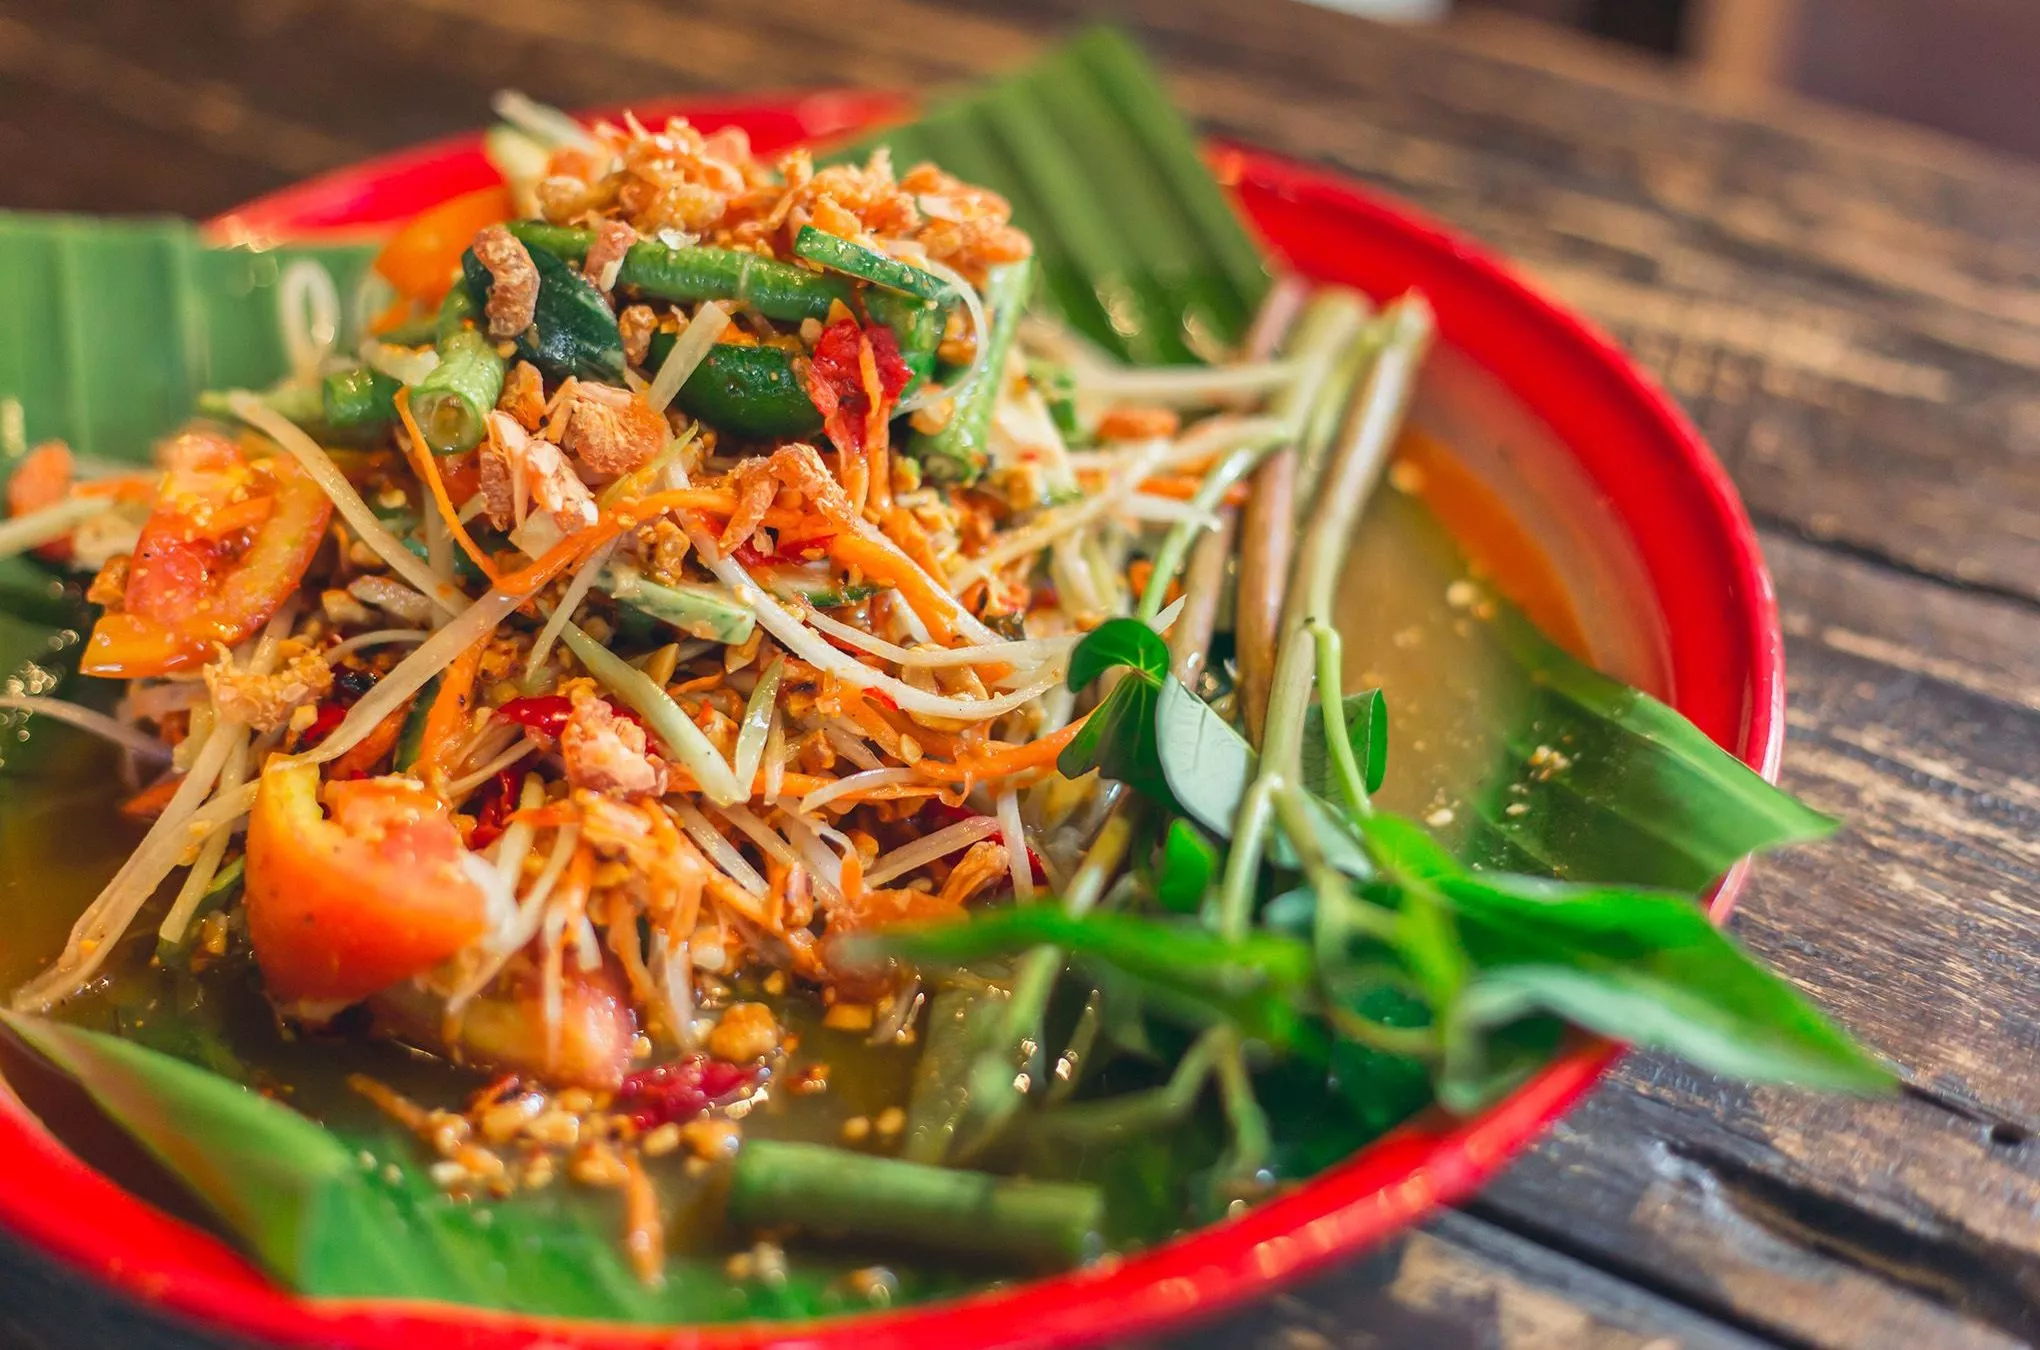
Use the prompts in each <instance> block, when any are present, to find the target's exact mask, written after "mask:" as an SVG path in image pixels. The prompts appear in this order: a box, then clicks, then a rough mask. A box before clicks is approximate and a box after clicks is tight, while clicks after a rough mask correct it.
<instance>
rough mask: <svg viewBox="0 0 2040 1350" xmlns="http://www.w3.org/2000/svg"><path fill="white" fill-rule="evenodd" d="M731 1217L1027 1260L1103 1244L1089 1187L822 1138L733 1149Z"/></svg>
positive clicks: (1098, 1209)
mask: <svg viewBox="0 0 2040 1350" xmlns="http://www.w3.org/2000/svg"><path fill="white" fill-rule="evenodd" d="M730 1218H731V1220H732V1221H733V1222H735V1223H736V1224H738V1225H739V1226H741V1227H744V1228H750V1229H781V1228H795V1229H798V1230H799V1231H801V1232H803V1233H808V1234H812V1235H814V1236H817V1237H825V1238H835V1239H861V1240H869V1239H879V1240H881V1241H885V1242H894V1243H901V1244H905V1245H909V1246H913V1247H918V1248H921V1249H924V1250H933V1251H940V1252H945V1253H953V1254H960V1255H968V1256H981V1257H991V1258H994V1259H999V1260H1005V1261H1011V1262H1015V1263H1019V1264H1022V1265H1026V1266H1031V1267H1056V1266H1065V1265H1070V1264H1073V1263H1076V1262H1080V1261H1083V1260H1086V1259H1088V1258H1090V1257H1092V1256H1095V1255H1097V1254H1098V1253H1099V1252H1100V1251H1101V1250H1102V1246H1103V1239H1102V1236H1101V1231H1102V1228H1103V1225H1104V1221H1105V1198H1104V1196H1103V1194H1102V1193H1101V1192H1100V1191H1099V1190H1098V1189H1097V1188H1096V1187H1094V1186H1088V1185H1083V1184H1080V1183H1076V1182H1063V1181H1028V1180H1023V1179H1013V1178H1005V1177H995V1176H992V1175H991V1174H990V1173H986V1172H966V1171H961V1170H958V1169H955V1168H949V1167H928V1166H924V1165H922V1164H920V1163H911V1162H903V1161H901V1160H899V1159H897V1158H879V1157H873V1156H871V1155H869V1154H863V1153H852V1152H850V1151H848V1150H846V1149H840V1148H830V1147H828V1146H826V1145H822V1144H793V1143H783V1142H780V1141H777V1140H769V1139H756V1140H752V1141H750V1142H748V1143H746V1144H745V1145H744V1147H743V1150H742V1151H741V1152H739V1153H738V1154H737V1163H736V1169H735V1174H734V1175H733V1177H732V1178H731V1181H730Z"/></svg>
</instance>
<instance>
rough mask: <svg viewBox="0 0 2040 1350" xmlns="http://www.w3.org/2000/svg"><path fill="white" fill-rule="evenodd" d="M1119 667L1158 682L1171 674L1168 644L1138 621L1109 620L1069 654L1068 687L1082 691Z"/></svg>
mask: <svg viewBox="0 0 2040 1350" xmlns="http://www.w3.org/2000/svg"><path fill="white" fill-rule="evenodd" d="M1120 666H1125V667H1127V668H1128V669H1130V670H1133V671H1135V672H1137V673H1139V674H1142V675H1145V676H1147V677H1148V679H1149V681H1150V682H1151V683H1155V682H1159V681H1160V680H1161V678H1162V677H1163V676H1164V675H1167V674H1168V673H1169V644H1168V643H1166V642H1164V641H1162V635H1161V634H1159V633H1157V632H1156V631H1155V630H1154V629H1152V628H1150V627H1148V626H1147V625H1146V624H1144V623H1142V622H1141V621H1140V620H1139V619H1107V620H1106V621H1105V622H1104V623H1101V624H1099V625H1098V626H1097V627H1096V628H1094V629H1092V630H1091V631H1090V632H1089V633H1088V634H1086V635H1085V637H1084V640H1083V641H1082V642H1079V643H1078V644H1077V646H1076V650H1075V651H1073V652H1071V653H1070V670H1069V676H1068V683H1069V687H1070V688H1071V689H1082V688H1083V687H1084V686H1085V685H1087V684H1089V683H1090V682H1091V681H1093V680H1095V679H1097V678H1098V677H1099V676H1100V675H1103V674H1104V673H1105V672H1106V671H1108V670H1114V669H1117V668H1118V667H1120Z"/></svg>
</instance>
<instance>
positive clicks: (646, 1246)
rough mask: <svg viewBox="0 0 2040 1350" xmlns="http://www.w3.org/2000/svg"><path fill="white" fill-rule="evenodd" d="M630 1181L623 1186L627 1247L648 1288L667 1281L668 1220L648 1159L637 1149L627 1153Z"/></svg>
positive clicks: (626, 1172)
mask: <svg viewBox="0 0 2040 1350" xmlns="http://www.w3.org/2000/svg"><path fill="white" fill-rule="evenodd" d="M623 1166H624V1170H625V1174H626V1178H627V1179H626V1181H625V1183H624V1187H623V1215H624V1234H623V1249H624V1251H625V1252H626V1253H628V1254H629V1256H630V1268H631V1269H632V1270H633V1271H634V1272H636V1274H637V1277H638V1280H639V1282H641V1283H642V1284H643V1285H644V1286H645V1287H646V1288H648V1289H658V1288H662V1287H664V1285H665V1283H666V1222H665V1220H664V1219H662V1218H661V1217H660V1216H659V1194H658V1192H657V1191H655V1190H653V1189H652V1179H651V1178H650V1177H649V1176H647V1175H646V1174H645V1164H644V1161H643V1160H642V1159H641V1158H639V1157H638V1152H637V1150H636V1149H634V1148H631V1149H626V1150H624V1154H623Z"/></svg>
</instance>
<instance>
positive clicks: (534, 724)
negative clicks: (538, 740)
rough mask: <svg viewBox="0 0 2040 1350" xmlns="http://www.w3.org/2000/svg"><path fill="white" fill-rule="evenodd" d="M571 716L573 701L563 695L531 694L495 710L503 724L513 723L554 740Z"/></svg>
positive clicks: (572, 713) (563, 729)
mask: <svg viewBox="0 0 2040 1350" xmlns="http://www.w3.org/2000/svg"><path fill="white" fill-rule="evenodd" d="M573 715H574V701H573V700H572V699H570V698H568V697H567V696H566V695H565V694H532V695H530V696H528V697H525V698H513V699H511V700H510V701H509V702H508V703H505V704H504V705H503V706H502V707H500V708H498V709H496V716H498V717H500V718H502V719H503V720H504V721H505V722H514V723H516V724H517V725H518V726H520V727H524V728H526V729H527V730H530V731H536V732H537V733H539V734H540V735H541V736H551V737H553V738H554V739H555V740H557V739H558V738H559V734H560V733H561V732H562V731H565V730H566V729H567V719H568V718H570V717H572V716H573Z"/></svg>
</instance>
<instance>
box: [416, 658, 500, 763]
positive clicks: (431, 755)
mask: <svg viewBox="0 0 2040 1350" xmlns="http://www.w3.org/2000/svg"><path fill="white" fill-rule="evenodd" d="M490 637H491V635H490V634H483V635H482V636H481V637H480V638H478V639H476V640H475V642H474V644H473V645H472V646H470V647H469V648H468V649H467V650H466V651H464V652H462V653H461V654H460V655H459V656H456V657H454V658H453V664H451V665H449V666H448V667H447V668H446V674H445V675H444V676H443V677H442V678H441V679H440V681H439V693H438V694H436V695H435V696H434V697H433V699H432V707H431V709H430V710H429V711H428V712H427V713H426V714H425V734H424V736H423V737H422V738H421V739H420V743H419V747H418V769H419V776H420V777H422V778H423V779H424V780H425V783H426V785H427V786H429V787H430V788H431V789H432V790H433V791H434V792H437V793H438V794H439V795H441V796H442V797H443V796H445V795H446V784H447V781H448V780H449V779H451V778H452V777H453V771H454V770H455V769H456V768H458V767H460V766H459V765H457V764H454V763H453V762H452V760H453V755H454V751H456V750H457V749H459V748H460V745H461V744H462V742H463V741H464V740H465V739H466V737H465V735H464V733H465V731H466V729H467V724H468V708H469V706H470V705H471V704H472V703H473V702H474V695H475V675H476V672H478V671H479V670H480V669H481V668H482V656H483V654H484V653H485V652H487V651H488V650H489V640H490Z"/></svg>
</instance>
